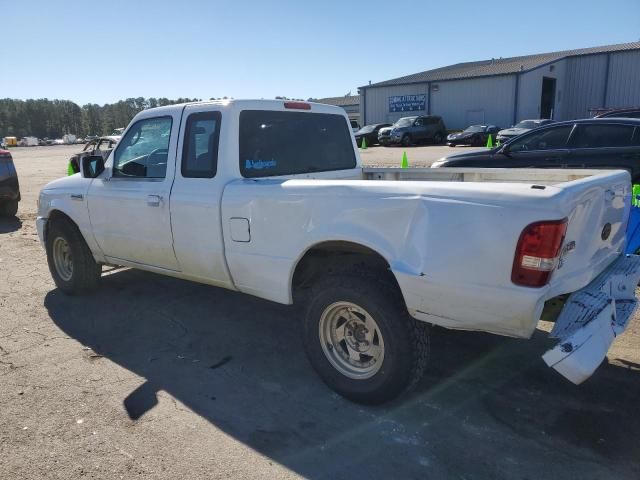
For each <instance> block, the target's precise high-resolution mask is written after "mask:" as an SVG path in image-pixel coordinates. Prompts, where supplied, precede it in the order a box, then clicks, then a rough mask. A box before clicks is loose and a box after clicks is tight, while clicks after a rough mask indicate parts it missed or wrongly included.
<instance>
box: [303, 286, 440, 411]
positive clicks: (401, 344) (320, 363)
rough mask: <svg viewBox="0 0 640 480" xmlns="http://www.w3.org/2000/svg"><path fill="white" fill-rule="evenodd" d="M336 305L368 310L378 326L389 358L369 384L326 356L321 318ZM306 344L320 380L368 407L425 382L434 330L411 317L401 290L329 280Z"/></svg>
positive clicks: (311, 303) (311, 316)
mask: <svg viewBox="0 0 640 480" xmlns="http://www.w3.org/2000/svg"><path fill="white" fill-rule="evenodd" d="M336 302H349V303H351V304H355V305H357V306H358V307H360V308H362V309H364V310H366V312H367V313H369V314H370V316H371V317H372V318H373V319H374V320H375V322H376V324H377V326H378V330H379V333H380V335H381V336H382V339H383V341H384V349H383V350H384V357H383V359H382V363H381V366H380V367H379V369H378V370H377V372H376V373H375V374H374V375H373V376H371V377H369V378H366V379H353V378H349V377H348V376H346V375H345V374H343V373H341V372H340V371H339V370H338V369H337V368H336V367H334V365H333V364H332V363H331V362H330V361H329V359H328V356H327V355H326V354H325V352H324V349H323V346H322V343H321V342H322V340H321V334H320V333H319V332H320V326H321V317H322V316H323V313H324V312H325V311H327V309H328V308H329V306H333V305H335V304H336ZM303 340H304V345H305V349H306V352H307V356H308V358H309V361H310V362H311V365H312V366H313V368H314V369H315V371H316V372H317V373H318V375H319V376H320V378H322V380H323V381H324V382H325V383H326V384H327V385H328V386H329V387H330V388H331V389H332V390H334V391H335V392H337V393H338V394H340V395H342V396H343V397H345V398H347V399H349V400H351V401H354V402H357V403H363V404H380V403H383V402H386V401H388V400H391V399H392V398H394V397H396V396H397V395H399V394H400V393H401V392H402V391H404V390H406V389H408V388H410V387H411V386H413V385H414V384H415V383H417V381H418V380H419V379H420V378H421V377H422V375H423V373H424V370H425V368H426V365H427V359H428V356H429V328H428V325H427V324H426V323H423V322H419V321H416V320H415V319H413V318H412V317H411V316H409V314H408V312H407V309H406V307H405V305H404V300H403V299H402V295H401V293H400V292H399V291H398V288H397V286H396V285H392V284H391V283H390V282H386V281H381V280H380V279H379V277H369V276H367V275H355V274H335V275H328V276H326V277H324V278H323V279H321V280H319V281H318V282H317V283H316V284H315V285H314V286H313V288H312V289H311V294H310V296H309V297H308V306H307V312H306V315H305V318H304V325H303ZM361 358H362V357H361Z"/></svg>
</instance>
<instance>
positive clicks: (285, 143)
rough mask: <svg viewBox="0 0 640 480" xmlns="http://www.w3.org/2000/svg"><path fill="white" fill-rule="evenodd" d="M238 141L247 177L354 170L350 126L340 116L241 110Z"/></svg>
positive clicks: (244, 173) (243, 168)
mask: <svg viewBox="0 0 640 480" xmlns="http://www.w3.org/2000/svg"><path fill="white" fill-rule="evenodd" d="M239 142H240V143H239V151H240V173H241V174H242V176H243V177H246V178H258V177H270V176H278V175H295V174H304V173H313V172H325V171H331V170H348V169H352V168H355V167H356V155H355V152H354V149H353V143H352V140H351V127H350V125H349V124H348V123H347V121H346V120H345V118H344V117H343V116H342V115H333V114H327V113H304V112H278V111H271V110H244V111H242V112H240V139H239Z"/></svg>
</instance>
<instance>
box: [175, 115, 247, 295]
mask: <svg viewBox="0 0 640 480" xmlns="http://www.w3.org/2000/svg"><path fill="white" fill-rule="evenodd" d="M221 128H224V125H222V113H221V112H220V111H219V110H216V109H215V106H212V105H207V106H203V105H190V106H187V107H186V108H185V111H184V116H183V122H182V128H181V132H180V137H179V138H180V140H179V142H178V161H177V165H178V167H177V168H176V176H175V181H174V184H173V188H172V190H171V202H170V203H171V206H170V209H171V224H172V226H173V241H174V249H175V252H176V257H177V259H178V261H179V263H180V266H181V267H182V272H183V273H185V274H187V275H189V276H191V277H193V278H195V279H199V280H202V281H206V282H207V283H211V284H214V285H218V286H222V287H231V286H232V282H231V278H230V276H229V273H228V270H227V266H226V261H225V256H224V241H223V237H222V223H221V220H220V203H221V201H222V191H223V189H224V178H229V176H230V175H231V174H230V173H229V172H228V171H227V172H226V173H227V174H226V176H225V175H220V174H219V171H221V172H223V173H224V171H225V170H224V167H225V166H227V167H229V166H231V165H233V166H234V167H235V168H237V167H236V165H237V157H236V159H231V158H226V159H225V160H226V162H225V163H223V162H222V161H220V162H219V161H218V159H219V158H220V159H221V158H223V157H222V155H223V154H224V150H222V151H221V152H219V148H218V145H219V139H220V130H221ZM223 133H224V131H223ZM223 138H224V137H223ZM234 141H235V142H237V137H236V139H235V140H234ZM236 145H237V143H236ZM236 155H237V154H236ZM219 167H220V168H219Z"/></svg>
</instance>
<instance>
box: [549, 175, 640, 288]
mask: <svg viewBox="0 0 640 480" xmlns="http://www.w3.org/2000/svg"><path fill="white" fill-rule="evenodd" d="M559 187H560V188H561V189H562V195H561V196H562V198H561V202H560V203H561V204H562V208H563V211H564V215H566V217H567V219H568V224H567V232H566V236H565V240H564V242H563V245H562V249H561V252H560V258H559V261H558V266H557V269H556V271H555V272H554V274H553V276H552V278H551V282H550V285H549V286H550V289H549V290H550V292H549V293H551V294H553V295H560V294H565V293H571V292H575V291H576V290H579V289H580V288H583V287H585V286H586V285H588V284H589V283H591V282H592V281H593V280H594V279H595V278H596V277H597V276H598V275H599V274H600V272H602V271H603V270H604V269H605V268H606V267H607V266H608V265H610V264H611V263H612V262H613V261H615V260H616V259H617V258H618V257H619V256H620V254H621V253H623V252H624V246H625V240H626V239H625V232H626V228H627V221H628V217H629V211H630V209H631V183H630V177H629V174H628V173H627V172H624V171H619V172H617V171H616V172H609V173H603V174H600V175H595V176H593V177H588V178H584V179H581V180H577V181H574V182H568V183H565V184H563V185H559Z"/></svg>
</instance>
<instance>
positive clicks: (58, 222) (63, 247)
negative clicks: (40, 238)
mask: <svg viewBox="0 0 640 480" xmlns="http://www.w3.org/2000/svg"><path fill="white" fill-rule="evenodd" d="M46 248H47V263H48V264H49V271H50V272H51V276H52V277H53V281H54V282H55V284H56V286H57V287H58V288H59V289H60V290H62V291H63V292H64V293H66V294H69V295H77V294H82V293H86V292H90V291H92V290H95V289H96V288H98V286H99V284H100V275H101V270H102V269H101V266H100V265H99V264H98V263H96V261H95V259H94V258H93V255H92V254H91V250H89V247H88V246H87V243H86V242H85V241H84V238H83V237H82V234H81V233H80V230H78V227H77V226H76V225H75V224H74V223H73V222H71V221H70V220H67V219H65V218H58V219H54V220H53V223H52V224H51V225H50V226H49V229H48V231H47V240H46Z"/></svg>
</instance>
